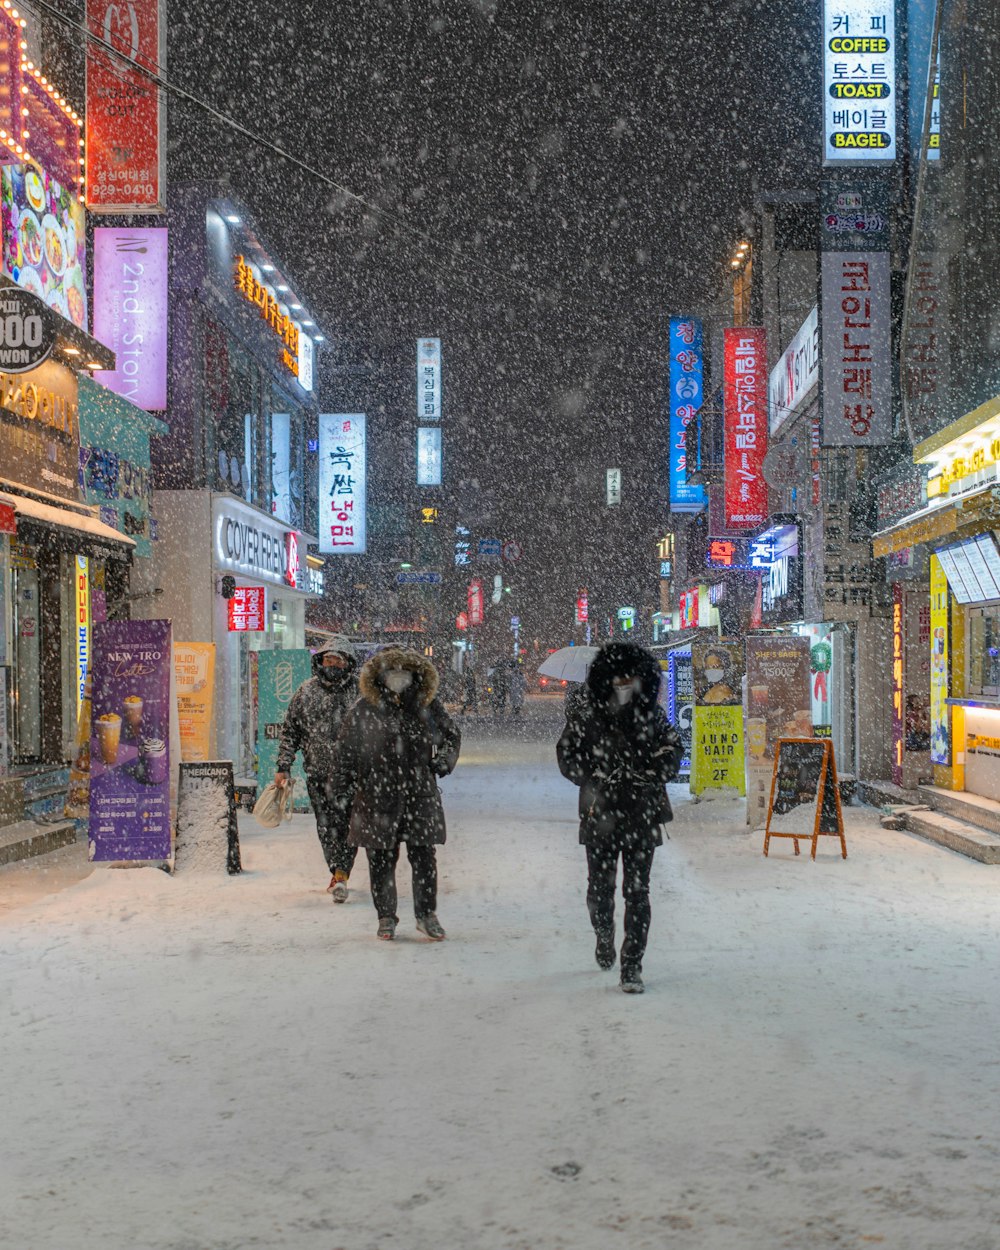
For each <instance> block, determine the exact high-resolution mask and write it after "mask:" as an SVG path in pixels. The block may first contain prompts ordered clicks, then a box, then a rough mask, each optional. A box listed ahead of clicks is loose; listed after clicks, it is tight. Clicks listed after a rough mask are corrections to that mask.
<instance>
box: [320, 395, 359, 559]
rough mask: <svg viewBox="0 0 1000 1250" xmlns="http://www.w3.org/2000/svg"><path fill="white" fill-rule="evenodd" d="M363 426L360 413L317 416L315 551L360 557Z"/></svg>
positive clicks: (325, 413) (324, 413) (327, 413)
mask: <svg viewBox="0 0 1000 1250" xmlns="http://www.w3.org/2000/svg"><path fill="white" fill-rule="evenodd" d="M365 427H366V422H365V414H364V413H363V412H348V413H329V412H323V413H320V415H319V550H320V551H321V552H324V553H334V554H336V555H361V554H363V553H364V551H365V549H366V546H367V542H366V501H367V468H366V451H367V448H366V438H365V433H366V428H365Z"/></svg>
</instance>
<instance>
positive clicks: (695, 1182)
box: [0, 734, 1000, 1250]
mask: <svg viewBox="0 0 1000 1250" xmlns="http://www.w3.org/2000/svg"><path fill="white" fill-rule="evenodd" d="M444 790H445V803H446V809H447V812H448V816H449V820H450V826H449V841H448V844H447V846H446V847H445V848H444V849H443V850H442V852H441V853H440V862H441V867H442V887H443V888H442V894H441V898H440V904H439V909H438V910H439V915H440V916H441V919H442V922H443V923H444V925H445V927H446V928H447V929H448V933H449V940H448V941H447V942H445V943H442V944H440V945H433V944H430V943H427V942H426V941H424V940H422V939H420V938H419V937H418V935H417V934H416V932H415V930H414V928H413V921H412V913H411V911H410V904H409V893H408V884H407V886H406V889H405V891H404V894H403V896H402V897H401V900H400V901H401V907H400V916H401V920H402V923H401V925H400V930H399V938H398V940H397V941H396V942H395V943H394V944H391V945H389V944H383V943H380V942H378V941H376V939H375V915H374V911H373V910H372V908H371V905H370V902H369V900H368V898H367V895H366V890H365V887H366V886H367V879H366V874H365V872H364V869H363V861H362V862H361V863H359V866H358V869H357V870H356V872H355V876H354V878H353V881H352V884H353V885H355V886H356V887H357V888H356V891H355V893H354V895H353V897H352V900H351V902H350V903H349V904H347V905H346V906H344V907H336V906H334V905H333V904H332V903H331V901H330V899H329V898H328V896H327V895H326V894H325V892H324V887H325V886H326V883H327V879H328V877H327V874H326V872H325V866H324V864H323V861H322V856H321V853H320V849H319V845H318V843H317V841H316V838H315V835H314V833H313V826H312V822H311V820H310V819H309V818H306V817H297V818H296V819H295V820H294V821H293V823H292V824H291V825H287V826H284V827H283V828H282V829H280V830H275V831H267V832H265V831H262V830H258V829H256V828H255V827H254V826H253V822H252V820H251V819H250V818H249V817H242V818H241V819H242V846H243V860H244V864H245V866H246V868H247V871H246V872H245V873H244V874H243V876H241V877H235V878H229V877H227V876H225V874H224V873H220V874H219V875H218V876H216V877H212V876H209V875H206V874H204V873H189V874H185V873H183V872H178V873H177V875H176V876H175V877H173V878H171V877H169V876H167V875H166V874H165V873H163V872H160V871H158V870H156V869H141V870H135V871H123V870H112V869H107V868H103V869H97V870H95V871H93V872H92V873H90V875H86V876H85V879H83V880H80V881H78V882H77V883H76V884H66V882H67V881H71V879H72V874H69V875H68V876H66V875H65V874H64V875H63V876H62V877H60V875H59V874H58V873H56V875H55V877H53V879H52V883H51V884H52V885H53V886H55V885H59V886H60V887H61V888H59V889H57V890H56V892H54V893H52V894H50V895H48V896H47V897H37V896H34V897H33V896H32V895H33V891H31V890H30V889H26V887H25V884H24V882H25V870H24V869H23V867H22V868H20V869H18V871H17V872H16V873H14V874H8V873H7V872H6V871H5V872H0V898H2V897H3V895H4V893H5V890H6V888H7V884H8V881H10V882H12V883H13V888H14V891H15V901H16V902H17V905H16V906H8V907H7V908H5V909H2V910H0V957H2V961H3V968H4V971H5V975H4V979H3V989H2V1002H0V1006H2V1011H0V1049H2V1053H3V1055H4V1060H5V1062H4V1093H3V1109H4V1115H3V1133H2V1135H0V1141H2V1145H0V1210H2V1212H3V1217H2V1220H0V1245H2V1246H3V1247H7V1246H10V1247H12V1248H13V1247H18V1248H20V1247H26V1248H30V1250H90V1247H95V1248H96V1247H100V1250H247V1248H251V1247H261V1248H267V1250H286V1248H287V1250H338V1248H342V1250H389V1248H394V1250H395V1248H400V1250H452V1248H461V1250H529V1248H530V1250H541V1248H545V1250H548V1248H550V1247H551V1248H553V1250H561V1248H563V1247H565V1248H566V1250H569V1248H570V1247H572V1248H573V1250H591V1248H594V1250H596V1248H598V1247H600V1248H602V1250H603V1248H604V1247H608V1246H621V1247H627V1248H628V1250H641V1248H644V1247H656V1248H660V1247H670V1248H671V1250H716V1248H718V1250H729V1248H733V1250H735V1248H736V1247H739V1248H740V1250H758V1248H759V1250H775V1248H778V1247H792V1248H795V1250H799V1248H801V1247H810V1248H811V1247H823V1246H836V1247H865V1246H871V1245H878V1244H881V1245H884V1246H886V1247H892V1248H894V1250H895V1248H899V1247H906V1248H907V1250H996V1248H997V1247H1000V1231H998V1230H1000V1174H998V1163H1000V1142H998V1126H1000V1115H998V1093H1000V1089H998V1086H1000V1009H998V1002H1000V996H998V993H997V990H998V984H1000V981H998V976H997V964H998V957H997V951H998V946H1000V918H998V909H997V893H998V889H1000V870H998V869H997V868H990V867H985V866H982V865H979V864H975V863H972V862H970V861H968V860H965V859H962V858H960V857H958V856H954V855H951V854H949V853H948V852H945V851H943V850H940V849H938V848H935V847H931V846H929V845H927V844H925V843H923V842H921V841H919V840H917V839H915V838H911V837H909V836H908V835H906V834H903V833H894V832H889V831H885V830H882V829H880V828H879V826H878V823H877V820H876V818H875V815H874V813H872V812H870V811H865V810H863V809H847V812H846V816H847V823H848V849H849V852H850V857H849V858H848V860H847V861H846V862H843V861H841V859H840V857H839V854H837V852H836V843H835V842H834V841H833V840H832V839H831V840H829V841H828V842H827V843H825V844H824V846H823V850H822V851H821V859H820V861H819V862H817V863H812V862H810V860H809V858H808V855H806V854H803V855H802V856H801V857H800V858H799V859H795V858H793V856H792V852H791V844H790V843H779V844H778V845H777V846H776V847H774V848H773V849H772V855H771V858H770V860H765V859H763V857H762V856H761V837H760V835H758V834H753V835H748V834H747V833H746V832H745V829H744V827H743V824H742V805H741V804H739V803H736V802H734V801H729V800H723V801H715V802H710V803H709V802H705V803H698V804H695V803H691V802H688V801H686V799H685V794H686V792H685V791H684V790H683V789H681V788H679V787H675V788H674V798H675V803H676V807H677V809H678V810H677V819H676V820H675V822H674V824H673V826H672V833H673V839H672V841H670V842H669V843H667V844H666V845H665V846H664V848H663V849H662V850H661V851H660V852H659V853H658V855H657V860H656V865H655V868H654V885H653V907H654V913H653V929H652V933H651V939H650V946H649V950H648V952H647V957H646V963H645V972H646V981H647V987H648V988H647V993H646V994H645V996H643V997H641V998H635V997H629V996H626V995H623V994H622V993H621V992H620V991H619V990H618V986H617V969H616V970H615V971H614V972H611V973H606V972H601V971H600V970H599V969H598V968H597V966H596V964H594V962H593V939H592V936H591V933H590V929H589V924H588V920H587V915H586V910H585V906H584V900H583V893H584V875H585V869H584V859H583V852H582V849H581V848H580V847H579V846H578V845H577V841H576V825H575V819H574V813H575V791H574V790H573V789H572V787H571V786H569V785H568V784H567V783H566V782H564V781H563V780H562V778H560V777H559V776H558V773H557V771H556V768H555V762H554V751H553V748H552V742H551V737H550V738H548V739H546V740H545V741H541V740H539V741H536V742H532V741H528V742H515V741H513V740H511V739H510V738H509V737H508V738H507V739H506V740H503V741H501V740H499V739H492V740H491V739H490V738H489V737H487V736H485V735H483V734H480V736H479V737H478V738H473V739H472V740H470V741H469V742H468V743H467V745H466V748H465V751H464V754H463V758H462V762H461V763H460V765H459V769H458V771H457V773H456V774H455V776H454V777H453V778H451V779H450V780H449V781H447V782H445V783H444ZM79 875H83V874H79ZM406 878H407V873H406V870H405V861H404V864H402V865H401V869H400V879H401V881H402V882H405V881H406ZM19 882H20V884H18V883H19ZM35 893H37V892H35Z"/></svg>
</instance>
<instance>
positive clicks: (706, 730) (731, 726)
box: [691, 707, 746, 794]
mask: <svg viewBox="0 0 1000 1250" xmlns="http://www.w3.org/2000/svg"><path fill="white" fill-rule="evenodd" d="M743 764H744V759H743V709H742V707H696V708H695V709H694V731H693V734H692V740H691V790H692V793H694V794H701V793H702V791H704V790H724V789H727V788H730V789H733V790H735V791H736V792H737V794H745V793H746V777H745V775H744V767H743Z"/></svg>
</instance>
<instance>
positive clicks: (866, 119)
mask: <svg viewBox="0 0 1000 1250" xmlns="http://www.w3.org/2000/svg"><path fill="white" fill-rule="evenodd" d="M823 106H824V125H823V134H824V149H823V159H824V160H825V161H826V162H827V164H831V163H834V162H836V163H839V164H848V165H861V164H867V163H868V162H869V161H892V160H895V158H896V18H895V0H824V3H823Z"/></svg>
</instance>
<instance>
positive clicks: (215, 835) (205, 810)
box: [176, 760, 243, 875]
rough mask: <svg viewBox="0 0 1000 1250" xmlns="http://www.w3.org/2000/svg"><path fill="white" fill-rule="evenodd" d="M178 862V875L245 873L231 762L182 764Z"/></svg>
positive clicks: (178, 815) (179, 791) (203, 761)
mask: <svg viewBox="0 0 1000 1250" xmlns="http://www.w3.org/2000/svg"><path fill="white" fill-rule="evenodd" d="M176 862H177V871H178V872H183V871H191V870H195V871H203V872H205V871H207V872H210V873H211V872H219V871H221V870H222V869H223V868H225V871H226V872H228V873H229V874H230V875H233V874H235V873H238V872H242V870H243V866H242V863H241V860H240V832H239V825H238V823H237V819H236V792H235V788H234V786H233V765H232V761H231V760H199V761H198V762H197V763H194V762H191V763H182V764H181V773H180V785H179V787H178V796H177V861H176Z"/></svg>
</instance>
